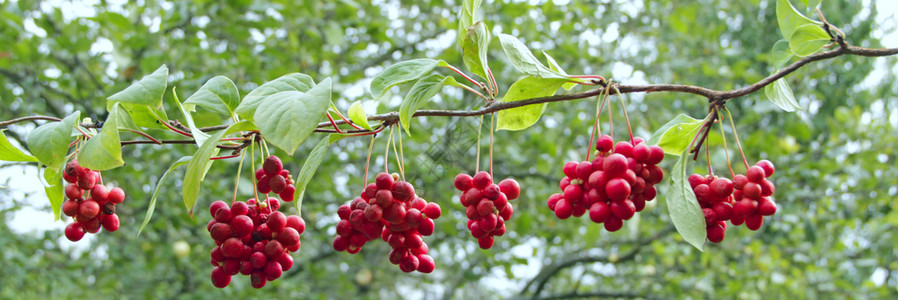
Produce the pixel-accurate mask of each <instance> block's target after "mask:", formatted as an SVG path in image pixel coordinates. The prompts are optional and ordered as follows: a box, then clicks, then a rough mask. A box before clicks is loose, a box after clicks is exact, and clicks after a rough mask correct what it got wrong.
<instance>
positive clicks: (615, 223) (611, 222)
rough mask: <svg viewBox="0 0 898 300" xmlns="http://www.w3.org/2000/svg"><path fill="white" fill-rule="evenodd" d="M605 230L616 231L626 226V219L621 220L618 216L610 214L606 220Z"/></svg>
mask: <svg viewBox="0 0 898 300" xmlns="http://www.w3.org/2000/svg"><path fill="white" fill-rule="evenodd" d="M604 224H605V230H608V231H609V232H615V231H618V230H620V229H621V228H622V227H624V220H621V219H620V218H618V217H615V216H610V217H608V219H606V220H605V223H604Z"/></svg>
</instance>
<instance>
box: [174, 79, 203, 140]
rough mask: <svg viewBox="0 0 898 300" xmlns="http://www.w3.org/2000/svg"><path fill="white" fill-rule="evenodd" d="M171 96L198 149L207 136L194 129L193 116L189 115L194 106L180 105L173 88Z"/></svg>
mask: <svg viewBox="0 0 898 300" xmlns="http://www.w3.org/2000/svg"><path fill="white" fill-rule="evenodd" d="M171 93H172V95H173V96H174V98H175V103H176V104H178V109H180V110H181V114H183V115H184V122H187V127H188V128H190V134H191V135H193V139H194V141H196V146H197V147H199V146H200V145H202V144H203V143H204V142H206V139H208V138H209V134H208V133H205V132H203V131H201V130H200V129H199V128H198V127H196V123H195V122H193V116H192V115H191V114H190V113H191V112H193V111H195V109H194V108H195V106H194V105H192V104H187V103H184V104H181V100H180V99H178V92H177V91H176V90H175V88H174V87H173V88H172V90H171Z"/></svg>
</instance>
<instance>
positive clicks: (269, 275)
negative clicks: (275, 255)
mask: <svg viewBox="0 0 898 300" xmlns="http://www.w3.org/2000/svg"><path fill="white" fill-rule="evenodd" d="M283 273H284V270H283V269H282V268H281V264H279V263H278V262H277V261H276V260H270V261H268V263H267V264H265V279H267V280H269V281H271V280H275V279H278V278H280V277H281V274H283Z"/></svg>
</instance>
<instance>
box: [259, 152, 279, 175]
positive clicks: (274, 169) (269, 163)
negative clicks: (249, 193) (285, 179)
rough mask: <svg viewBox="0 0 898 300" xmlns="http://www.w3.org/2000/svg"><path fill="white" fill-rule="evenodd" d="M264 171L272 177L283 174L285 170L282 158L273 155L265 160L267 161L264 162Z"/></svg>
mask: <svg viewBox="0 0 898 300" xmlns="http://www.w3.org/2000/svg"><path fill="white" fill-rule="evenodd" d="M262 169H263V170H265V175H268V176H269V177H271V176H275V175H278V174H279V173H281V170H283V169H284V164H283V163H282V162H281V159H280V158H278V157H277V156H274V155H272V156H269V157H267V158H265V161H264V162H262Z"/></svg>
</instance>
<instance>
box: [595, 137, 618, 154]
mask: <svg viewBox="0 0 898 300" xmlns="http://www.w3.org/2000/svg"><path fill="white" fill-rule="evenodd" d="M611 147H614V139H612V138H611V136H609V135H607V134H606V135H602V136H600V137H599V139H598V140H596V150H599V151H600V152H608V151H611Z"/></svg>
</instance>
